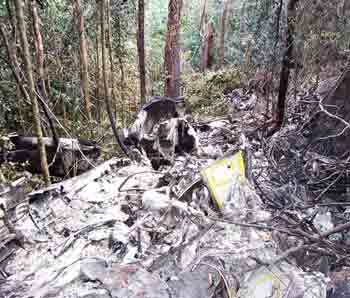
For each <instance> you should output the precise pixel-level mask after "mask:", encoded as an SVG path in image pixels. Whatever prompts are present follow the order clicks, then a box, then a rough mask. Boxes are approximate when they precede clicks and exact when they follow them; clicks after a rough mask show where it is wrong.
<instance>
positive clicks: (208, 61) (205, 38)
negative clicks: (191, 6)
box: [201, 22, 214, 71]
mask: <svg viewBox="0 0 350 298" xmlns="http://www.w3.org/2000/svg"><path fill="white" fill-rule="evenodd" d="M213 48H214V26H213V23H212V22H205V25H204V27H203V34H202V44H201V52H202V53H201V71H205V70H206V69H207V68H210V67H211V66H212V63H213Z"/></svg>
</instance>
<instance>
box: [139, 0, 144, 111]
mask: <svg viewBox="0 0 350 298" xmlns="http://www.w3.org/2000/svg"><path fill="white" fill-rule="evenodd" d="M137 52H138V58H139V73H140V96H141V105H143V104H144V103H145V102H146V63H145V1H144V0H138V31H137Z"/></svg>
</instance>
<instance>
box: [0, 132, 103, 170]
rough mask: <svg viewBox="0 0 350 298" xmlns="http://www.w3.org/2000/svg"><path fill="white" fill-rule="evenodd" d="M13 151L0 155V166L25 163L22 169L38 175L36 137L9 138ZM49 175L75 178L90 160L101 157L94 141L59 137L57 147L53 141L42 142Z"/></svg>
mask: <svg viewBox="0 0 350 298" xmlns="http://www.w3.org/2000/svg"><path fill="white" fill-rule="evenodd" d="M9 138H10V141H11V143H13V145H14V149H13V150H10V151H6V152H3V153H0V164H1V163H2V162H5V161H9V162H14V163H20V164H23V163H25V168H26V170H28V171H29V172H31V173H33V174H40V173H41V167H40V156H39V152H38V140H37V138H36V137H24V136H18V135H15V136H10V137H9ZM43 141H44V144H45V147H46V151H47V159H48V162H49V170H50V174H51V176H56V177H65V176H66V171H67V170H68V172H69V175H70V176H74V175H78V174H81V173H84V172H86V171H87V170H89V169H91V167H92V163H93V161H96V160H97V159H98V158H99V157H100V154H101V148H100V146H99V145H97V143H96V142H94V141H90V140H81V139H68V138H60V139H59V144H58V146H56V143H55V141H54V139H53V138H44V139H43Z"/></svg>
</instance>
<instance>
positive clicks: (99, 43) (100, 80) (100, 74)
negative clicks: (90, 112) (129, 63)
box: [96, 7, 103, 121]
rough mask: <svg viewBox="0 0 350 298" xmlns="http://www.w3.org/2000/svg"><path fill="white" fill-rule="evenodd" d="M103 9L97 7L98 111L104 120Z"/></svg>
mask: <svg viewBox="0 0 350 298" xmlns="http://www.w3.org/2000/svg"><path fill="white" fill-rule="evenodd" d="M100 26H101V10H100V8H99V7H98V8H97V9H96V62H97V63H96V68H97V69H96V87H97V88H96V89H97V92H96V95H97V96H96V97H97V99H96V112H97V119H98V121H101V120H102V110H103V109H102V105H103V70H102V53H101V51H102V41H101V30H100Z"/></svg>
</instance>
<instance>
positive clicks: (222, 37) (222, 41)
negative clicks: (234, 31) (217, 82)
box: [219, 0, 230, 68]
mask: <svg viewBox="0 0 350 298" xmlns="http://www.w3.org/2000/svg"><path fill="white" fill-rule="evenodd" d="M229 4H230V0H225V2H224V7H223V12H222V16H221V30H220V48H219V59H220V60H219V61H220V62H219V67H220V68H221V67H222V66H223V65H224V61H225V34H226V19H227V14H228V10H229Z"/></svg>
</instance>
